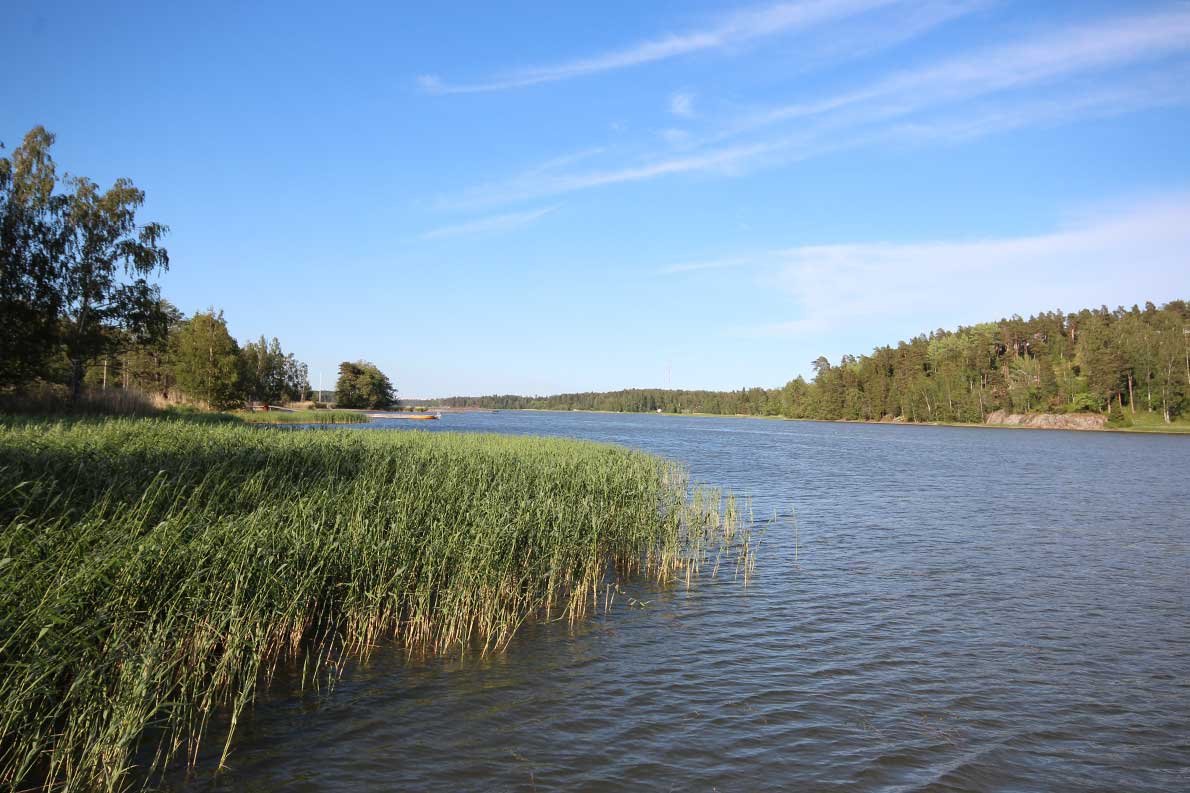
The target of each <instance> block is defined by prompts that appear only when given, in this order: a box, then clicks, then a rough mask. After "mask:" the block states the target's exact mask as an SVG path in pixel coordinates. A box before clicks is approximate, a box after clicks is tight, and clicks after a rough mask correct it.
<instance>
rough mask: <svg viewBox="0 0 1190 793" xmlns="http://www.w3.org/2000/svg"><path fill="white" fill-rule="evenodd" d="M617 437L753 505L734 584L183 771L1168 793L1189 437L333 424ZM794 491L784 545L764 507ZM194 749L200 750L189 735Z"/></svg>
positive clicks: (770, 426) (460, 781)
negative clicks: (764, 521)
mask: <svg viewBox="0 0 1190 793" xmlns="http://www.w3.org/2000/svg"><path fill="white" fill-rule="evenodd" d="M385 429H400V430H410V429H417V430H421V431H443V430H463V431H491V432H507V433H518V434H521V433H523V434H550V435H566V436H574V437H580V438H591V439H596V440H601V441H612V442H616V443H622V444H626V445H630V446H635V447H638V448H642V449H646V450H648V451H652V452H656V453H659V454H663V455H666V456H668V457H671V458H674V459H677V460H680V461H682V462H684V463H686V464H687V465H688V466H689V468H690V470H691V473H692V475H693V478H694V479H695V480H696V481H701V482H705V483H711V484H716V485H723V486H726V487H730V488H731V489H733V490H735V491H736V492H740V493H748V494H751V496H752V497H753V502H754V505H755V509H756V513H757V516H758V517H764V516H771V515H774V514H776V515H777V516H778V522H777V523H776V524H774V526H773V527H772V528H771V529H770V530H769V531H768V533H767V535H766V538H765V541H764V544H763V546H762V549H761V552H760V559H759V564H758V567H757V574H756V577H755V578H754V579H753V580H752V582H751V584H750V585H749V587H748V588H747V589H744V588H743V587H741V586H740V584H739V583H738V582H735V581H733V580H731V578H730V576H728V577H726V578H720V579H717V580H714V581H705V580H704V581H702V582H700V583H698V584H697V585H696V586H695V588H694V589H693V590H692V591H690V592H684V591H681V592H673V593H666V592H657V591H642V592H640V593H638V595H639V596H640V597H642V598H643V599H645V600H649V601H650V603H649V605H648V607H647V608H644V609H635V610H629V609H616V610H613V612H612V613H611V614H609V615H606V616H601V617H599V618H596V619H594V620H591V621H590V622H589V623H587V624H585V625H583V626H581V627H580V628H579V629H577V630H575V631H572V630H569V629H568V628H566V627H564V626H559V625H544V626H533V627H530V628H529V629H527V630H526V631H525V632H524V633H522V634H521V635H520V636H519V637H518V638H517V639H516V640H515V641H514V642H513V644H512V646H511V647H510V648H509V650H508V651H507V653H505V654H502V655H500V656H497V657H490V658H482V659H476V658H473V659H468V660H463V661H459V660H439V661H434V662H430V663H417V664H409V663H407V662H406V661H405V660H404V659H403V658H402V657H401V656H400V654H399V653H398V652H397V651H395V650H389V651H382V652H380V653H379V654H378V655H377V656H376V657H375V658H374V659H373V661H372V662H371V663H370V664H368V665H367V666H366V667H364V668H356V669H353V670H351V671H350V672H349V674H348V676H347V678H346V679H345V680H343V681H342V682H341V683H340V685H339V686H338V688H337V689H336V690H335V691H334V692H333V694H332V695H331V696H329V697H321V698H320V697H315V696H310V695H307V696H304V697H303V696H298V695H292V696H279V697H276V698H274V699H273V700H272V701H269V702H267V703H265V704H263V705H261V706H260V707H258V708H257V709H256V711H255V713H254V715H253V717H252V718H251V719H250V720H249V721H248V723H247V724H246V725H244V726H242V727H241V732H240V733H239V739H238V743H237V748H236V749H235V751H234V753H233V755H232V757H231V761H230V763H231V767H232V770H231V772H230V773H227V774H225V775H223V776H222V777H220V778H219V779H218V780H217V781H212V779H211V777H210V775H209V773H207V774H202V773H200V774H199V775H198V776H196V777H195V778H192V779H191V780H190V781H189V782H188V783H182V784H181V785H180V786H181V787H185V788H188V789H193V790H244V791H271V790H287V791H314V790H318V791H349V790H350V791H357V790H419V791H422V790H442V791H455V790H485V791H489V790H490V791H497V790H525V791H532V790H543V791H544V790H579V791H582V790H590V791H605V790H625V789H631V790H658V791H669V790H705V791H713V790H722V791H728V790H742V791H762V790H813V791H832V790H849V791H854V790H888V791H902V790H903V791H927V790H928V791H983V790H995V791H1002V790H1009V791H1032V790H1047V791H1059V790H1097V791H1098V790H1102V791H1114V790H1128V791H1174V790H1186V789H1190V627H1188V624H1190V623H1188V614H1190V612H1188V611H1187V606H1188V605H1190V604H1188V599H1190V514H1188V510H1187V507H1188V505H1190V497H1188V492H1190V477H1188V472H1190V438H1178V437H1165V436H1141V435H1121V434H1106V433H1102V434H1097V433H1068V432H1038V431H1019V430H1018V431H1012V430H983V429H974V428H945V427H903V426H879V425H843V424H817V423H801V422H775V421H764V420H747V419H709V418H679V417H671V416H655V415H598V414H560V413H498V414H462V415H457V414H448V415H446V416H445V417H444V418H443V419H442V421H439V422H432V423H431V422H425V423H420V422H419V423H416V424H414V423H409V422H405V423H399V422H377V423H374V424H372V425H368V428H367V429H361V430H359V431H376V430H385ZM795 508H796V515H797V526H798V546H799V547H798V554H797V559H796V561H795V558H794V537H793V529H792V528H791V522H790V521H789V519H788V516H789V514H790V513H791V511H792V510H794V509H795ZM212 743H214V742H212Z"/></svg>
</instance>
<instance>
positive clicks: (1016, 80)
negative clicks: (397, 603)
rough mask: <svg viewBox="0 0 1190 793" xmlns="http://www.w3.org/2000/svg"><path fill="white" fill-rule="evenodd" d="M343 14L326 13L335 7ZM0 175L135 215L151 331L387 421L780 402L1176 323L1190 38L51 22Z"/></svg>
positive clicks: (685, 5) (1133, 8) (1188, 148)
mask: <svg viewBox="0 0 1190 793" xmlns="http://www.w3.org/2000/svg"><path fill="white" fill-rule="evenodd" d="M340 6H342V7H340ZM3 19H4V28H5V30H6V36H5V47H4V48H3V49H2V50H0V67H3V71H4V74H5V75H6V78H5V79H4V80H3V81H0V108H3V110H2V111H0V140H3V141H4V142H5V143H7V144H8V145H9V146H10V147H11V146H12V145H14V144H15V143H16V142H18V141H19V138H20V136H21V135H22V134H23V133H24V132H25V131H26V130H27V129H28V128H30V127H31V126H33V125H35V124H44V125H45V126H46V127H47V128H49V129H50V130H51V131H53V132H55V133H56V134H57V135H58V145H57V147H56V158H57V160H58V162H59V164H60V166H61V167H64V168H65V169H67V170H69V171H72V172H75V173H79V174H85V175H87V176H90V177H92V178H94V179H96V180H98V181H100V182H101V183H105V184H106V183H110V182H111V181H112V180H114V179H115V178H117V177H121V176H127V177H130V178H132V179H133V180H134V181H135V182H136V184H137V185H138V186H140V187H142V188H143V189H145V190H146V192H147V193H148V200H147V203H146V206H145V208H144V210H143V218H144V219H145V220H150V219H152V220H159V221H161V222H164V223H167V224H169V225H170V227H171V229H172V232H171V234H170V236H169V237H168V239H167V244H168V248H169V250H170V254H171V259H172V268H171V270H170V272H169V273H168V274H167V275H166V276H165V277H164V278H163V279H162V286H163V290H164V292H165V294H166V296H167V297H168V298H169V299H171V300H172V301H174V302H175V303H176V304H178V306H179V307H180V308H182V309H183V310H184V311H186V312H187V313H190V312H193V311H195V310H199V309H205V308H207V307H209V306H214V307H217V308H221V309H223V310H224V311H225V312H226V316H227V319H228V323H229V325H230V327H231V330H232V332H233V334H234V335H236V336H237V338H239V339H241V341H246V340H249V339H252V338H255V337H257V336H259V335H261V334H265V335H267V336H277V337H279V338H280V339H281V341H282V344H283V345H284V347H285V348H286V349H287V350H292V351H293V352H295V353H296V354H297V356H298V357H299V358H300V359H302V360H305V361H306V362H308V363H309V365H310V369H311V380H312V381H313V383H314V385H315V386H317V384H318V376H319V373H320V372H321V373H322V374H323V378H324V383H325V384H326V385H327V386H328V387H330V385H331V382H332V380H333V376H334V374H333V373H334V371H335V368H336V366H337V364H338V362H339V361H341V360H344V359H356V358H366V359H369V360H372V361H374V362H376V363H377V364H379V365H380V366H381V368H383V369H384V370H385V371H386V372H388V373H389V374H390V376H391V377H392V378H393V380H394V381H395V382H396V384H397V387H398V389H399V391H400V393H401V394H402V395H404V396H440V395H447V394H455V393H492V392H519V393H552V392H557V391H569V390H589V389H593V390H604V389H614V388H621V387H633V386H641V387H650V386H661V387H664V386H672V387H675V388H676V387H690V388H697V387H705V388H738V387H742V386H751V385H764V386H777V385H780V384H782V383H784V382H785V381H787V380H788V379H790V378H791V377H793V376H795V375H797V374H806V373H808V372H809V370H810V366H809V363H810V361H811V360H813V359H814V358H816V357H817V356H818V355H820V354H825V355H827V356H828V357H829V358H831V359H832V360H834V359H837V358H838V357H839V356H840V355H842V354H844V353H848V352H850V353H862V352H867V351H869V350H871V349H872V348H873V347H874V346H877V345H880V344H885V343H891V342H895V341H897V340H898V339H901V338H906V337H909V336H912V335H914V334H916V333H919V332H922V331H926V330H929V329H931V328H938V327H953V326H955V325H958V324H971V323H975V322H979V321H984V320H989V319H996V318H999V317H1002V316H1008V315H1011V314H1013V313H1020V314H1029V313H1032V312H1037V311H1041V310H1048V309H1053V308H1063V309H1073V308H1081V307H1084V306H1088V305H1100V304H1108V305H1111V306H1115V305H1117V304H1126V305H1131V304H1132V303H1135V302H1141V303H1143V302H1144V301H1145V300H1153V301H1155V302H1158V303H1160V302H1164V301H1166V300H1170V299H1174V298H1187V297H1190V253H1188V252H1190V144H1188V143H1187V141H1190V109H1188V105H1190V3H1187V2H1183V1H1180V0H1175V1H1174V2H1152V3H1145V2H1129V3H1113V2H1092V1H1090V0H1081V1H1078V2H1050V3H1039V2H1036V0H1028V1H1015V2H1014V1H1013V0H973V1H971V2H962V1H960V0H918V2H898V0H806V1H805V2H790V3H764V2H759V3H740V4H730V5H729V4H727V3H716V2H649V3H639V2H601V3H586V4H578V3H563V4H559V3H546V2H540V3H528V2H516V3H500V4H497V3H445V2H443V3H434V4H412V3H408V4H396V3H377V4H375V5H372V6H367V5H364V4H355V3H349V4H328V3H317V4H308V5H303V4H298V3H276V4H269V3H243V4H241V3H225V4H217V3H210V4H197V3H196V4H173V3H165V4H162V3H145V4H132V3H119V2H112V3H102V4H101V3H55V2H17V3H10V4H7V6H6V10H5V11H4V12H3Z"/></svg>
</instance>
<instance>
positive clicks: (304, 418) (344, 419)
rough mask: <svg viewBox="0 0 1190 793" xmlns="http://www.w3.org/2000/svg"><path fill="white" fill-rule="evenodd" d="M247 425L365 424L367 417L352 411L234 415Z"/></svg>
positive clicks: (270, 412) (271, 412)
mask: <svg viewBox="0 0 1190 793" xmlns="http://www.w3.org/2000/svg"><path fill="white" fill-rule="evenodd" d="M234 415H235V416H236V418H239V419H242V420H243V421H245V422H247V423H249V424H366V423H368V416H367V415H366V414H364V413H357V412H356V411H353V410H295V411H292V412H289V411H285V410H268V411H258V412H252V413H236V414H234Z"/></svg>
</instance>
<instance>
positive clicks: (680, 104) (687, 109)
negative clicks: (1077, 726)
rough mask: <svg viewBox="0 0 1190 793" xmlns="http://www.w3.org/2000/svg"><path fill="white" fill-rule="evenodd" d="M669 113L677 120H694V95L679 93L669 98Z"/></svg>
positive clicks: (686, 92)
mask: <svg viewBox="0 0 1190 793" xmlns="http://www.w3.org/2000/svg"><path fill="white" fill-rule="evenodd" d="M669 112H671V113H673V114H674V115H675V116H677V117H678V118H694V94H692V93H690V92H689V91H679V92H678V93H676V94H673V95H672V96H670V98H669Z"/></svg>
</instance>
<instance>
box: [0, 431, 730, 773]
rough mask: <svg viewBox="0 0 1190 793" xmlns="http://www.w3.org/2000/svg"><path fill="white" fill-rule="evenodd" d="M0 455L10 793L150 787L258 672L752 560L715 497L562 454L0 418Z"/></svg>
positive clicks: (610, 457) (626, 466) (569, 613)
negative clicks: (14, 792) (636, 581)
mask: <svg viewBox="0 0 1190 793" xmlns="http://www.w3.org/2000/svg"><path fill="white" fill-rule="evenodd" d="M0 460H2V461H3V463H2V464H0V670H2V671H0V785H4V786H5V787H8V788H10V789H27V788H34V789H36V788H45V789H51V788H52V789H55V790H80V791H81V790H88V791H89V790H118V789H122V788H123V787H124V786H125V785H126V784H127V783H128V780H129V779H130V778H131V777H130V772H131V769H130V763H131V760H130V758H132V757H133V756H137V757H142V758H145V757H149V758H152V760H151V761H148V760H147V761H146V764H147V767H144V766H142V767H141V768H138V769H135V775H136V777H137V778H144V779H149V778H152V776H153V774H154V772H155V771H156V772H159V771H160V770H161V769H162V768H163V767H164V766H165V764H166V763H168V762H170V761H171V759H178V758H180V757H191V758H193V757H194V756H195V754H196V752H197V747H198V742H199V740H200V738H201V736H202V735H203V734H204V731H205V729H206V727H207V725H208V722H209V721H210V720H211V718H212V716H213V714H215V713H216V712H218V713H220V714H221V718H226V719H229V720H230V727H231V730H230V734H229V737H228V741H229V742H230V740H231V737H230V735H232V734H234V731H235V725H236V722H237V720H238V719H239V718H240V717H241V716H242V714H243V713H244V711H245V709H246V708H248V707H249V705H250V704H251V703H252V702H253V699H254V697H255V696H256V694H257V691H258V687H259V686H260V685H261V684H262V683H264V682H266V681H267V680H268V679H269V676H270V674H271V673H272V672H273V671H274V670H275V669H276V668H277V667H278V665H279V664H289V665H293V664H297V666H298V668H300V669H301V670H302V672H301V674H302V678H303V680H306V681H314V680H318V679H325V678H326V677H327V676H330V677H331V678H332V679H333V677H334V675H335V674H336V673H337V670H338V669H339V668H340V665H341V664H342V663H343V662H344V661H345V660H346V659H348V658H352V657H360V656H365V655H366V654H367V653H368V651H369V649H370V648H372V647H374V646H375V645H376V644H377V643H379V642H384V641H392V640H396V641H398V642H400V643H402V644H403V645H404V646H407V647H409V648H410V649H411V650H414V651H424V652H427V653H457V652H480V651H485V650H490V649H493V648H500V647H502V646H504V645H505V644H506V643H507V642H508V641H509V639H510V638H511V637H512V635H513V633H514V632H515V631H516V630H517V628H518V627H519V626H520V625H521V624H522V623H523V622H524V621H525V620H528V619H534V618H540V617H544V618H554V619H569V620H576V619H580V618H582V617H583V616H584V615H586V614H587V613H588V612H590V611H591V610H592V609H593V608H596V607H597V606H598V605H600V604H603V603H604V602H606V598H608V596H609V595H610V594H611V593H612V590H610V589H608V587H609V586H611V585H612V584H613V582H614V581H615V580H617V579H619V578H620V577H625V576H629V575H640V574H644V575H647V576H650V577H652V578H653V579H656V580H659V581H669V582H677V581H680V580H683V579H684V580H685V581H686V582H687V583H688V582H689V581H690V579H691V577H692V576H693V575H695V574H696V573H697V572H698V569H699V566H700V565H701V564H702V563H703V562H704V561H705V560H707V559H709V558H711V557H712V555H714V557H715V558H718V555H719V554H720V553H721V552H722V551H723V550H724V549H728V553H729V554H730V553H732V551H731V550H730V549H734V556H733V557H732V558H734V559H735V560H736V562H735V564H736V568H735V569H736V571H737V574H738V573H739V572H740V571H741V569H742V572H743V574H744V575H747V573H748V571H749V570H750V569H751V564H752V560H753V552H752V551H751V550H750V546H749V545H748V540H747V536H748V535H747V533H746V531H745V532H739V533H735V526H736V524H737V516H736V514H735V506H734V502H731V501H730V500H729V501H727V502H726V504H725V505H722V506H721V502H720V499H719V497H718V495H712V496H710V497H708V496H707V495H706V494H702V493H696V494H695V496H694V497H693V498H691V497H688V494H687V486H686V482H685V479H684V477H683V475H682V472H681V471H680V470H679V469H677V468H675V467H674V466H673V465H672V464H669V463H666V462H664V461H662V460H659V459H657V458H655V457H652V456H649V455H645V454H643V453H638V452H633V451H630V450H627V449H623V448H619V447H614V446H607V445H601V444H593V443H586V442H579V441H569V440H562V439H539V438H517V437H507V436H481V435H458V434H452V433H404V432H391V433H390V432H385V433H381V432H375V433H346V432H338V431H326V432H276V431H274V430H270V429H268V428H262V427H250V426H244V425H242V424H236V423H229V424H222V425H200V424H195V423H188V422H185V421H177V420H175V421H160V420H152V419H118V420H76V421H65V422H57V423H54V422H48V421H45V420H32V421H22V420H15V419H7V420H3V421H0ZM741 543H742V544H741ZM715 566H716V567H718V566H719V565H718V562H716V564H715ZM223 750H224V752H225V753H226V750H227V745H224V747H223Z"/></svg>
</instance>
